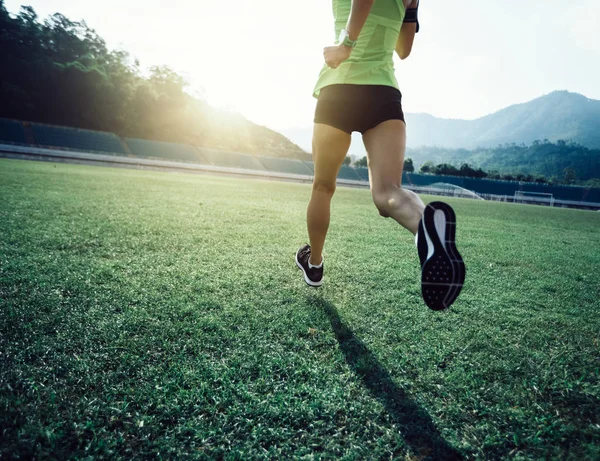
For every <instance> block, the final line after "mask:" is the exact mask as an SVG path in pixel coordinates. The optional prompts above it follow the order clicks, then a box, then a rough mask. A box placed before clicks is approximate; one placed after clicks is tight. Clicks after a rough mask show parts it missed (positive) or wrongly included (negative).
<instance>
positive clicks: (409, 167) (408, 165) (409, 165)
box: [404, 157, 415, 173]
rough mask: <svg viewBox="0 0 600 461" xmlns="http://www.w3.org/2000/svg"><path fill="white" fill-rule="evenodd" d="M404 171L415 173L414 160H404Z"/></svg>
mask: <svg viewBox="0 0 600 461" xmlns="http://www.w3.org/2000/svg"><path fill="white" fill-rule="evenodd" d="M404 171H405V172H406V173H412V172H413V171H415V165H414V164H413V160H412V158H410V157H409V158H407V159H404Z"/></svg>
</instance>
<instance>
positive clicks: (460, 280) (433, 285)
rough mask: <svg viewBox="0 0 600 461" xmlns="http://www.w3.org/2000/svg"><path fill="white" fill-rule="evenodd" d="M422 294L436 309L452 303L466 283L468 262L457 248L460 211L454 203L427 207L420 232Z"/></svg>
mask: <svg viewBox="0 0 600 461" xmlns="http://www.w3.org/2000/svg"><path fill="white" fill-rule="evenodd" d="M417 250H418V253H419V259H420V261H421V294H422V295H423V300H424V301H425V304H427V306H428V307H429V308H430V309H433V310H436V311H438V310H443V309H446V308H447V307H450V306H451V305H452V303H454V301H456V298H458V295H459V294H460V291H461V290H462V287H463V285H464V283H465V274H466V269H465V263H464V261H463V259H462V257H461V256H460V253H459V252H458V250H457V249H456V214H455V213H454V210H453V209H452V207H451V206H450V205H448V204H447V203H443V202H432V203H430V204H429V205H427V206H426V207H425V211H424V212H423V218H422V219H421V221H420V222H419V230H418V232H417Z"/></svg>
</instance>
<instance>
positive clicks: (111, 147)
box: [31, 123, 127, 155]
mask: <svg viewBox="0 0 600 461" xmlns="http://www.w3.org/2000/svg"><path fill="white" fill-rule="evenodd" d="M31 129H32V130H33V137H34V139H35V144H36V145H38V146H41V147H62V148H67V149H73V150H79V151H90V152H103V153H112V154H121V155H126V154H127V152H126V151H125V148H124V147H123V144H121V140H120V139H119V138H118V137H117V135H115V134H113V133H107V132H102V131H91V130H80V129H77V128H66V127H60V126H53V125H42V124H39V123H32V124H31Z"/></svg>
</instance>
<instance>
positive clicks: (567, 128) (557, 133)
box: [406, 91, 600, 149]
mask: <svg viewBox="0 0 600 461" xmlns="http://www.w3.org/2000/svg"><path fill="white" fill-rule="evenodd" d="M406 119H407V124H408V126H409V127H410V136H409V145H410V146H412V147H417V146H443V147H452V148H475V147H495V146H497V145H499V144H505V143H516V144H521V143H525V144H530V143H532V142H534V141H536V140H544V139H548V140H550V141H552V142H556V141H558V140H559V139H562V140H568V141H572V142H575V143H577V144H581V145H583V146H585V147H588V148H591V149H600V129H598V127H599V126H600V101H597V100H595V99H589V98H586V97H585V96H583V95H581V94H578V93H570V92H568V91H555V92H553V93H550V94H547V95H545V96H541V97H539V98H536V99H534V100H532V101H529V102H526V103H523V104H515V105H512V106H509V107H507V108H505V109H502V110H500V111H498V112H494V113H493V114H490V115H486V116H485V117H481V118H478V119H476V120H454V119H443V118H438V117H434V116H432V115H429V114H407V115H406Z"/></svg>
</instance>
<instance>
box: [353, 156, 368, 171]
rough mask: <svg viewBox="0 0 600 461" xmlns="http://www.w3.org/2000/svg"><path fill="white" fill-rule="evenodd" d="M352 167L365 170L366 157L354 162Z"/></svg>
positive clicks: (366, 164)
mask: <svg viewBox="0 0 600 461" xmlns="http://www.w3.org/2000/svg"><path fill="white" fill-rule="evenodd" d="M354 166H355V167H356V168H367V166H368V163H367V157H366V156H365V157H363V158H360V159H358V160H357V161H356V162H354Z"/></svg>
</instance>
